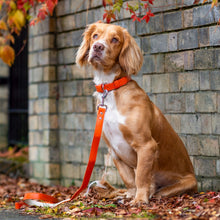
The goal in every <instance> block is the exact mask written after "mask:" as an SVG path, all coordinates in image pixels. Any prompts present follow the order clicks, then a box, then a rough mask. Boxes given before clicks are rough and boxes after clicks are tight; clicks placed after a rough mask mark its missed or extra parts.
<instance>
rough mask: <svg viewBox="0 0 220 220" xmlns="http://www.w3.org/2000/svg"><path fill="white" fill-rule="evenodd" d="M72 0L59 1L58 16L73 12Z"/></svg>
mask: <svg viewBox="0 0 220 220" xmlns="http://www.w3.org/2000/svg"><path fill="white" fill-rule="evenodd" d="M70 9H71V0H65V1H59V2H58V5H57V7H56V14H57V16H62V15H66V14H68V13H70V12H71V10H70Z"/></svg>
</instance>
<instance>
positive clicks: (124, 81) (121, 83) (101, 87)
mask: <svg viewBox="0 0 220 220" xmlns="http://www.w3.org/2000/svg"><path fill="white" fill-rule="evenodd" d="M130 80H131V78H130V77H129V76H125V77H122V78H120V79H118V80H115V81H114V82H112V83H108V84H100V85H96V86H95V87H96V91H97V92H101V93H103V92H104V91H105V90H107V91H108V92H109V91H112V90H115V89H118V88H120V87H121V86H124V85H126V84H127V83H128V82H129V81H130Z"/></svg>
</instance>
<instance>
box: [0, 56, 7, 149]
mask: <svg viewBox="0 0 220 220" xmlns="http://www.w3.org/2000/svg"><path fill="white" fill-rule="evenodd" d="M8 75H9V69H8V67H7V66H6V64H4V63H3V62H2V60H0V150H1V149H4V148H6V147H7V145H8V139H7V137H8V84H7V81H8Z"/></svg>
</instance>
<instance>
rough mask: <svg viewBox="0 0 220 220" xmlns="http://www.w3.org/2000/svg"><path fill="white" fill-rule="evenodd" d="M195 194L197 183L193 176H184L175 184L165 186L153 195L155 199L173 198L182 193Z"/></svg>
mask: <svg viewBox="0 0 220 220" xmlns="http://www.w3.org/2000/svg"><path fill="white" fill-rule="evenodd" d="M194 192H197V181H196V178H195V176H194V175H193V174H189V175H186V176H184V177H183V178H181V179H179V180H177V181H176V183H174V184H172V185H169V186H165V187H163V188H161V189H159V191H157V192H156V193H155V196H156V197H161V196H162V197H163V196H168V197H169V196H175V195H181V194H184V193H194Z"/></svg>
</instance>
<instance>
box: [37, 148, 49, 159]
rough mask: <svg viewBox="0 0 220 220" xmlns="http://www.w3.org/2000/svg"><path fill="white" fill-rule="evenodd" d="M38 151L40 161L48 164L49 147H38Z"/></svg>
mask: <svg viewBox="0 0 220 220" xmlns="http://www.w3.org/2000/svg"><path fill="white" fill-rule="evenodd" d="M38 151H39V158H40V161H43V162H50V151H49V147H39V148H38Z"/></svg>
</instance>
